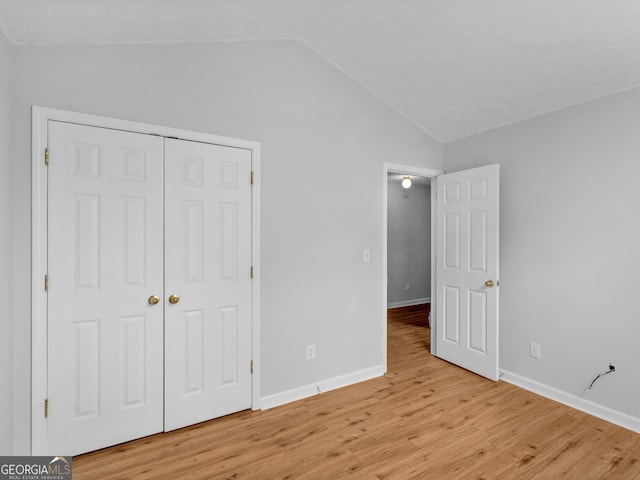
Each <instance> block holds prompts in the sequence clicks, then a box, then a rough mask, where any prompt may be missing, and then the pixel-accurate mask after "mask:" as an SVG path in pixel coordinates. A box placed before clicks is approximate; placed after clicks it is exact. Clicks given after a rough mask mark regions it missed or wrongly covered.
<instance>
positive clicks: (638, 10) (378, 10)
mask: <svg viewBox="0 0 640 480" xmlns="http://www.w3.org/2000/svg"><path fill="white" fill-rule="evenodd" d="M0 29H2V31H3V32H4V33H5V35H6V36H7V38H8V39H9V40H10V41H11V42H12V43H14V44H16V45H63V44H115V43H156V42H158V43H166V42H190V41H233V40H248V39H267V38H268V39H297V40H301V41H304V42H306V43H307V44H308V45H309V46H310V47H311V48H313V49H314V50H315V51H317V52H318V53H319V54H320V55H322V56H323V57H325V58H326V59H327V60H328V61H330V62H331V63H333V64H334V65H336V66H337V67H339V68H340V69H342V70H343V71H344V72H345V73H347V74H348V75H350V76H351V77H353V78H354V79H355V80H357V81H358V82H360V83H361V84H362V85H363V86H364V87H365V88H367V89H368V90H370V91H371V92H373V93H374V94H375V95H376V96H377V97H379V98H380V99H382V100H383V101H384V102H386V103H387V104H388V105H390V106H391V107H393V108H394V109H396V110H397V111H398V112H400V113H401V114H403V115H404V116H405V117H407V118H408V119H410V120H411V121H412V122H414V123H415V124H416V125H418V126H419V127H420V128H422V129H423V130H425V131H426V132H429V133H431V134H432V135H433V136H435V137H436V138H438V139H439V140H442V141H445V142H449V141H452V140H456V139H459V138H463V137H466V136H469V135H473V134H475V133H479V132H482V131H485V130H488V129H491V128H494V127H497V126H501V125H504V124H508V123H512V122H515V121H518V120H522V119H525V118H530V117H534V116H537V115H540V114H542V113H546V112H549V111H553V110H557V109H560V108H563V107H566V106H568V105H572V104H576V103H580V102H583V101H585V100H589V99H592V98H596V97H600V96H603V95H607V94H609V93H613V92H616V91H620V90H624V89H628V88H631V87H634V86H638V85H640V1H638V0H610V1H604V0H0Z"/></svg>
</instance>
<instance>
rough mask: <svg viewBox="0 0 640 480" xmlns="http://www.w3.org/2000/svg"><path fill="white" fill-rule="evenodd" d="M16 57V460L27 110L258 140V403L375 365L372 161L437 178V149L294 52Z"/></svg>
mask: <svg viewBox="0 0 640 480" xmlns="http://www.w3.org/2000/svg"><path fill="white" fill-rule="evenodd" d="M14 53H15V87H14V90H13V95H14V101H13V104H12V109H13V110H12V118H13V123H14V125H15V129H14V131H13V138H14V141H13V143H12V151H13V157H12V158H13V159H14V160H13V164H12V173H11V182H12V186H13V189H12V198H13V202H14V218H13V223H12V230H13V248H14V251H13V259H14V261H13V267H14V284H13V286H14V293H15V302H14V305H13V318H14V322H13V325H14V337H15V356H14V363H13V366H14V380H15V381H14V388H15V392H16V393H15V397H14V398H15V399H14V418H15V423H14V429H15V451H16V453H26V452H28V449H29V423H30V421H29V394H30V385H29V381H30V380H29V379H30V349H29V331H30V328H29V323H30V317H29V315H30V307H29V305H30V300H29V282H30V279H29V264H30V261H29V255H30V254H29V242H30V226H29V216H30V207H31V205H30V196H29V195H30V194H29V184H30V167H29V161H30V160H29V158H30V136H31V126H30V107H31V105H40V106H46V107H53V108H61V109H67V110H75V111H79V112H85V113H93V114H98V115H104V116H111V117H116V118H123V119H127V120H134V121H142V122H149V123H156V124H160V125H166V126H174V127H180V128H186V129H192V130H199V131H205V132H211V133H216V134H220V135H228V136H234V137H240V138H247V139H250V140H257V141H261V142H262V154H263V156H262V179H261V181H262V237H261V242H262V344H261V348H262V365H261V366H262V395H263V396H266V395H271V394H275V393H280V392H283V391H286V390H288V389H292V388H296V387H300V386H306V385H309V384H312V383H314V382H317V381H321V380H325V379H329V378H332V377H335V376H338V375H343V374H348V373H352V372H356V371H358V370H361V369H365V368H370V367H375V366H380V365H382V362H383V351H382V345H383V343H382V338H381V332H382V331H383V328H382V326H383V323H382V322H383V321H385V320H384V319H385V312H384V308H383V305H382V304H381V300H380V288H381V281H382V252H381V248H382V182H381V175H382V172H383V167H382V166H383V162H385V161H388V160H389V158H402V159H403V163H407V164H410V165H416V166H423V167H427V168H434V169H441V168H442V166H443V165H442V158H443V147H442V144H440V143H439V142H437V141H435V140H434V139H432V138H431V137H429V136H428V135H427V134H425V133H424V132H423V131H421V130H419V129H418V128H416V127H415V126H414V125H412V124H410V123H409V122H408V121H407V120H406V119H405V118H404V117H402V116H401V115H399V114H397V113H396V112H395V111H393V110H391V109H390V108H389V107H387V106H386V105H385V104H383V103H382V102H380V101H379V100H377V99H376V98H375V97H373V96H372V95H371V94H370V93H368V92H367V91H365V90H364V89H363V88H362V87H361V86H360V85H359V84H357V83H356V82H354V81H353V80H351V79H350V78H349V77H347V76H346V75H344V74H343V73H342V72H340V71H339V70H337V69H336V68H334V67H332V66H331V65H330V64H328V63H327V62H326V61H324V60H323V59H322V58H321V57H319V56H318V55H316V54H315V53H314V52H313V51H312V50H310V49H309V48H307V47H306V46H304V45H303V44H302V43H299V42H293V41H262V42H236V43H209V44H207V43H202V44H180V45H156V46H153V45H137V46H131V45H128V46H104V47H97V46H94V47H35V48H30V47H17V48H15V49H14ZM336 172H340V175H336ZM363 249H370V250H371V262H370V263H363V262H362V250H363ZM309 343H315V344H316V345H317V358H316V359H315V360H313V361H305V360H304V359H305V345H306V344H309Z"/></svg>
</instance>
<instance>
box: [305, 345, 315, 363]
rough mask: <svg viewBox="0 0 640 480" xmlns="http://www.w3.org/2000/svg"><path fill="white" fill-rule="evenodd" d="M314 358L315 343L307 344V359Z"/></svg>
mask: <svg viewBox="0 0 640 480" xmlns="http://www.w3.org/2000/svg"><path fill="white" fill-rule="evenodd" d="M314 358H316V344H315V343H312V344H311V345H307V360H313V359H314Z"/></svg>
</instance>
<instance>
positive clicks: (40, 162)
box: [31, 106, 386, 455]
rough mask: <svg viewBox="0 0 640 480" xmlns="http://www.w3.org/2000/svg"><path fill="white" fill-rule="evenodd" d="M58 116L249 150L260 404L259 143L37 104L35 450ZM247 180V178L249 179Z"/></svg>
mask: <svg viewBox="0 0 640 480" xmlns="http://www.w3.org/2000/svg"><path fill="white" fill-rule="evenodd" d="M49 120H57V121H61V122H68V123H79V124H83V125H90V126H94V127H102V128H112V129H115V130H126V131H130V132H135V133H142V134H149V135H158V136H162V137H176V138H179V139H182V140H191V141H195V142H203V143H212V144H217V145H224V146H229V147H236V148H244V149H247V150H250V151H251V163H252V170H253V172H254V180H253V182H254V183H253V189H252V195H251V197H252V198H251V209H252V213H251V229H252V232H251V237H252V238H251V256H252V265H253V283H252V330H253V331H252V358H253V362H254V363H253V365H254V367H253V377H252V405H251V408H252V409H253V410H259V409H260V179H261V176H260V143H259V142H254V141H250V140H242V139H238V138H231V137H223V136H219V135H213V134H210V133H204V132H195V131H191V130H183V129H179V128H171V127H162V126H157V125H152V124H147V123H140V122H132V121H128V120H119V119H114V118H108V117H101V116H97V115H90V114H84V113H76V112H70V111H66V110H57V109H51V108H45V107H37V106H34V107H33V108H32V118H31V122H32V133H31V135H32V136H31V167H32V168H31V454H32V455H43V454H44V453H45V452H46V439H47V422H46V420H45V417H44V404H45V399H46V398H47V294H46V292H45V289H44V279H45V275H46V274H47V251H48V245H47V209H48V200H47V167H46V165H45V149H46V148H47V143H48V142H47V138H48V122H49ZM247 181H249V179H247ZM385 338H386V334H385Z"/></svg>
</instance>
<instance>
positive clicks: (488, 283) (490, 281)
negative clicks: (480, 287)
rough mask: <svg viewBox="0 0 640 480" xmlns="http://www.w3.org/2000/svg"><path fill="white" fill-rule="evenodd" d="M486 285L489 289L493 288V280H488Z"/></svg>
mask: <svg viewBox="0 0 640 480" xmlns="http://www.w3.org/2000/svg"><path fill="white" fill-rule="evenodd" d="M484 284H485V286H487V287H489V288H492V287H493V285H494V283H493V280H487V281H486V282H484Z"/></svg>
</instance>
